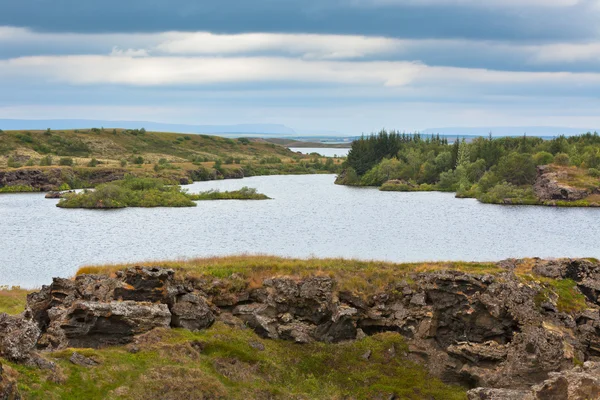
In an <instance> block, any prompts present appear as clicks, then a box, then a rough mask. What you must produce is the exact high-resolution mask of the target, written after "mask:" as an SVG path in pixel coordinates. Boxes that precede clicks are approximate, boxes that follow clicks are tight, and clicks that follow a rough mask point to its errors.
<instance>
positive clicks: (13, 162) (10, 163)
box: [8, 157, 23, 168]
mask: <svg viewBox="0 0 600 400" xmlns="http://www.w3.org/2000/svg"><path fill="white" fill-rule="evenodd" d="M22 166H23V164H21V163H20V162H19V160H17V159H16V158H15V157H9V158H8V167H9V168H20V167H22Z"/></svg>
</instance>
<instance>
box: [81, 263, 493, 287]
mask: <svg viewBox="0 0 600 400" xmlns="http://www.w3.org/2000/svg"><path fill="white" fill-rule="evenodd" d="M132 266H160V267H164V268H172V269H174V270H176V271H178V275H179V276H182V275H183V276H185V277H189V278H200V277H203V276H209V277H217V278H228V277H231V276H232V275H234V274H237V275H241V276H243V277H245V278H246V279H248V280H249V281H250V284H251V285H260V282H262V280H263V279H265V278H267V277H273V276H292V277H298V278H302V277H307V276H315V275H321V276H330V277H332V278H335V279H336V280H337V281H338V284H339V285H340V289H346V290H353V291H356V292H362V293H372V292H373V291H375V290H379V289H383V288H385V287H387V286H388V285H390V284H391V283H394V282H398V281H399V280H410V278H409V275H410V274H411V273H419V272H429V271H442V270H452V271H462V272H468V273H473V274H488V273H489V274H494V273H499V272H501V271H502V269H501V268H499V267H498V266H496V265H495V264H494V263H465V262H435V263H427V262H425V263H404V264H397V263H390V262H382V261H359V260H348V259H343V258H326V259H320V258H309V259H298V258H283V257H274V256H265V255H256V256H249V255H239V256H229V257H209V258H196V259H189V260H174V261H147V262H142V263H130V264H109V265H100V266H85V267H82V268H80V269H79V271H78V272H77V274H78V275H80V274H104V275H112V274H114V273H115V272H116V271H119V270H123V269H125V268H129V267H132Z"/></svg>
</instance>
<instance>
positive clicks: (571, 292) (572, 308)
mask: <svg viewBox="0 0 600 400" xmlns="http://www.w3.org/2000/svg"><path fill="white" fill-rule="evenodd" d="M536 279H537V280H538V281H540V282H541V283H542V284H543V285H544V286H545V288H544V289H543V290H542V291H541V292H540V293H538V295H537V296H536V304H537V305H538V306H540V305H541V304H542V303H543V302H546V301H549V300H550V299H551V297H552V296H553V295H554V296H556V297H557V300H556V307H557V308H558V311H560V312H565V313H573V312H577V311H583V310H585V309H586V308H587V305H586V302H585V296H584V295H583V294H582V293H581V292H580V291H579V289H577V283H576V282H575V281H573V280H571V279H549V278H542V277H538V278H536Z"/></svg>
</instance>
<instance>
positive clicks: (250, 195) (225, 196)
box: [188, 186, 270, 201]
mask: <svg viewBox="0 0 600 400" xmlns="http://www.w3.org/2000/svg"><path fill="white" fill-rule="evenodd" d="M188 196H189V198H190V199H192V200H194V201H198V200H268V199H270V197H268V196H266V195H264V194H262V193H258V192H257V191H256V189H254V188H249V187H247V186H244V187H243V188H241V189H240V190H234V191H230V192H221V191H218V190H209V191H207V192H200V193H197V194H190V195H188Z"/></svg>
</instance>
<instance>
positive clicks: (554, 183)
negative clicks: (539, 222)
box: [533, 165, 592, 201]
mask: <svg viewBox="0 0 600 400" xmlns="http://www.w3.org/2000/svg"><path fill="white" fill-rule="evenodd" d="M537 172H538V176H537V179H536V181H535V183H534V185H533V191H534V193H535V195H536V196H537V197H538V198H539V199H540V200H542V201H551V200H567V201H576V200H581V199H584V198H586V197H587V196H589V195H590V194H591V193H592V191H591V190H589V189H582V188H575V187H572V186H569V185H565V184H562V183H560V182H559V179H560V173H559V172H554V171H552V169H551V168H550V167H548V166H547V165H542V166H538V167H537Z"/></svg>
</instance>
